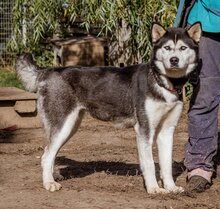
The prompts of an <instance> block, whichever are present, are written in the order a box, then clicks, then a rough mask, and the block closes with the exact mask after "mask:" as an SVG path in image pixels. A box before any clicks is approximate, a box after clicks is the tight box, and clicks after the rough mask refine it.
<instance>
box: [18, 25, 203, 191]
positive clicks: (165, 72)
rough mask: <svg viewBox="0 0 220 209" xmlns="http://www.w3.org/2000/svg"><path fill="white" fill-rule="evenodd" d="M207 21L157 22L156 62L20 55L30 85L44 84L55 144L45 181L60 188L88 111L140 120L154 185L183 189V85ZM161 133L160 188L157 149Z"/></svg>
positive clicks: (45, 162)
mask: <svg viewBox="0 0 220 209" xmlns="http://www.w3.org/2000/svg"><path fill="white" fill-rule="evenodd" d="M200 36H201V26H200V24H199V23H196V24H194V25H193V26H191V27H190V28H189V29H188V30H185V29H180V28H178V29H175V28H169V29H167V30H165V29H164V28H163V27H162V26H161V25H158V24H156V23H155V24H154V25H153V27H152V40H153V52H152V57H151V60H150V62H149V63H147V64H139V65H133V66H128V67H124V68H116V67H78V66H71V67H59V68H50V69H40V68H39V67H37V66H36V65H35V63H34V61H33V58H32V56H31V55H30V54H25V55H22V56H20V57H19V58H18V60H17V64H16V70H17V73H18V76H19V78H20V79H21V81H22V82H23V84H24V86H25V88H26V89H27V90H29V91H35V90H36V91H37V94H38V111H39V114H40V116H41V119H42V122H43V125H44V128H45V131H46V133H47V136H48V139H49V144H48V146H46V148H45V151H44V154H43V156H42V161H41V162H42V168H43V186H44V188H45V189H46V190H49V191H52V192H53V191H56V190H59V189H60V188H61V184H60V183H58V182H56V181H55V180H54V161H55V157H56V155H57V153H58V151H59V150H60V148H61V147H62V146H63V145H64V144H65V143H66V142H67V141H68V139H69V138H70V137H72V136H73V134H74V133H75V132H76V131H77V128H78V127H79V125H80V122H81V119H82V117H83V113H84V111H87V112H89V113H90V115H91V116H93V117H94V118H97V119H100V120H102V121H113V122H114V121H120V123H122V122H123V121H125V123H126V121H133V122H134V129H135V131H136V135H137V146H138V153H139V162H140V167H141V170H142V173H143V178H144V182H145V186H146V189H147V192H148V193H168V192H182V191H183V188H182V187H178V186H176V185H175V183H174V180H173V177H172V145H173V133H174V130H175V127H176V125H177V122H178V119H179V117H180V114H181V111H182V101H180V100H179V96H178V94H177V92H176V90H175V88H176V86H178V85H182V80H185V79H186V78H187V76H188V75H189V74H190V73H191V72H192V71H194V70H195V69H196V67H197V65H198V61H199V58H198V42H199V40H200ZM154 139H155V140H157V145H158V151H159V163H160V176H161V180H162V181H163V188H160V187H159V185H158V183H157V180H156V176H155V165H154V160H153V155H152V143H153V140H154Z"/></svg>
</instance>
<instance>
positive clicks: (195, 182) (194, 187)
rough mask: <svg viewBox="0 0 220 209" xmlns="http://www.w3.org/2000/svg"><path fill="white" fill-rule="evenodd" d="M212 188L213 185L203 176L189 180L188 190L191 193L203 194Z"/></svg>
mask: <svg viewBox="0 0 220 209" xmlns="http://www.w3.org/2000/svg"><path fill="white" fill-rule="evenodd" d="M210 187H211V183H210V182H209V181H207V180H206V179H205V178H203V177H201V176H192V177H191V178H190V179H188V182H187V187H186V189H187V190H188V191H190V192H196V193H201V192H204V191H205V190H206V189H209V188H210Z"/></svg>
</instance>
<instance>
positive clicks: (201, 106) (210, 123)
mask: <svg viewBox="0 0 220 209" xmlns="http://www.w3.org/2000/svg"><path fill="white" fill-rule="evenodd" d="M217 35H218V36H219V37H218V36H217ZM216 37H217V38H216ZM216 37H215V36H214V38H213V37H209V36H203V37H202V39H201V42H200V58H201V60H202V63H201V69H200V75H199V83H198V84H197V85H196V87H195V89H194V92H193V95H192V99H191V102H190V108H189V112H188V119H189V124H188V131H189V140H188V143H187V144H186V145H185V161H184V164H185V166H186V168H187V170H188V171H191V170H194V169H196V168H201V169H203V170H205V171H211V172H212V171H214V168H213V157H214V156H215V155H216V153H217V148H218V109H219V102H220V34H216Z"/></svg>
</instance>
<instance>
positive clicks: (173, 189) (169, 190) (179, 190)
mask: <svg viewBox="0 0 220 209" xmlns="http://www.w3.org/2000/svg"><path fill="white" fill-rule="evenodd" d="M166 190H167V191H168V192H173V193H182V192H184V189H183V187H178V186H173V187H171V188H167V189H166Z"/></svg>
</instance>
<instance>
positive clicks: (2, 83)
mask: <svg viewBox="0 0 220 209" xmlns="http://www.w3.org/2000/svg"><path fill="white" fill-rule="evenodd" d="M11 86H14V87H17V88H23V87H22V84H21V83H20V82H19V81H18V79H17V77H16V74H15V73H14V72H9V71H2V70H1V71H0V87H11Z"/></svg>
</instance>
